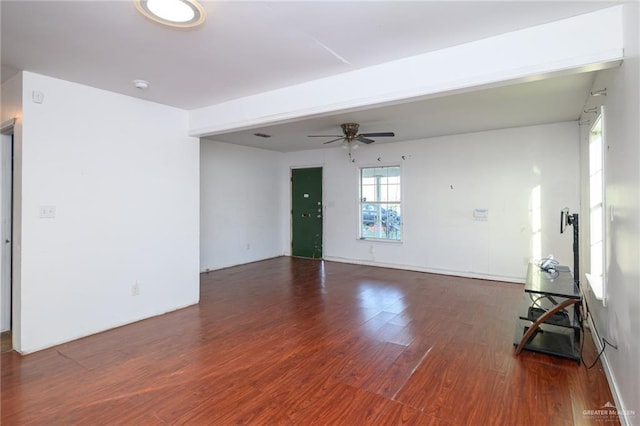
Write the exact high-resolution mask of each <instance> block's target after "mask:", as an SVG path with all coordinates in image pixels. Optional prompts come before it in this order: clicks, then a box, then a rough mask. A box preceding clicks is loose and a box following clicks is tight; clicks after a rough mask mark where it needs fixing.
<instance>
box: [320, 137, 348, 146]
mask: <svg viewBox="0 0 640 426" xmlns="http://www.w3.org/2000/svg"><path fill="white" fill-rule="evenodd" d="M343 139H344V136H342V137H339V138H338V139H334V140H331V141H327V142H323V143H322V144H323V145H326V144H328V143H331V142H335V141H341V140H343Z"/></svg>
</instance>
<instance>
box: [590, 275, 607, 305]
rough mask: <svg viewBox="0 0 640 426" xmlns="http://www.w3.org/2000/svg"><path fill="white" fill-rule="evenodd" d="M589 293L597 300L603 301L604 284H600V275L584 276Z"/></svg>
mask: <svg viewBox="0 0 640 426" xmlns="http://www.w3.org/2000/svg"><path fill="white" fill-rule="evenodd" d="M585 275H586V277H587V282H588V283H589V287H591V292H592V293H593V296H594V297H595V298H596V299H597V300H601V301H604V283H603V282H602V275H591V274H585Z"/></svg>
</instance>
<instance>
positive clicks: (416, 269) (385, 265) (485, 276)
mask: <svg viewBox="0 0 640 426" xmlns="http://www.w3.org/2000/svg"><path fill="white" fill-rule="evenodd" d="M365 241H369V240H365ZM324 260H326V261H329V262H339V263H349V264H353V265H365V266H376V267H379V268H389V269H402V270H404V271H413V272H425V273H427V274H438V275H448V276H454V277H462V278H474V279H479V280H489V281H501V282H506V283H512V284H524V282H525V278H522V277H511V276H506V275H491V274H481V273H477V272H467V271H452V270H448V269H438V268H425V267H423V266H415V265H400V264H393V263H385V262H374V261H369V260H361V259H348V258H344V257H335V256H327V257H325V258H324Z"/></svg>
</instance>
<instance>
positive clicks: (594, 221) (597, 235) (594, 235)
mask: <svg viewBox="0 0 640 426" xmlns="http://www.w3.org/2000/svg"><path fill="white" fill-rule="evenodd" d="M589 222H590V223H589V225H590V231H591V235H590V236H589V240H590V241H591V245H593V244H595V243H598V242H601V241H602V206H601V205H599V206H596V207H593V208H592V209H591V217H590V218H589Z"/></svg>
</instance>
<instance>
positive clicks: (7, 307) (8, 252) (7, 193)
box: [0, 120, 15, 332]
mask: <svg viewBox="0 0 640 426" xmlns="http://www.w3.org/2000/svg"><path fill="white" fill-rule="evenodd" d="M14 123H15V120H10V121H8V122H3V123H2V128H1V129H0V137H1V142H2V145H1V146H0V150H1V151H0V173H1V174H2V187H1V188H0V237H2V238H1V240H0V244H2V246H1V248H0V255H1V256H0V265H1V268H0V270H1V271H2V273H1V276H0V304H1V305H0V308H1V311H2V317H0V331H2V332H5V331H11V330H12V329H13V326H14V324H13V296H14V289H13V247H14V238H13V237H14V235H13V225H14V222H13V208H14V190H15V188H14V163H13V156H14V135H13V127H14ZM5 203H6V204H5Z"/></svg>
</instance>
